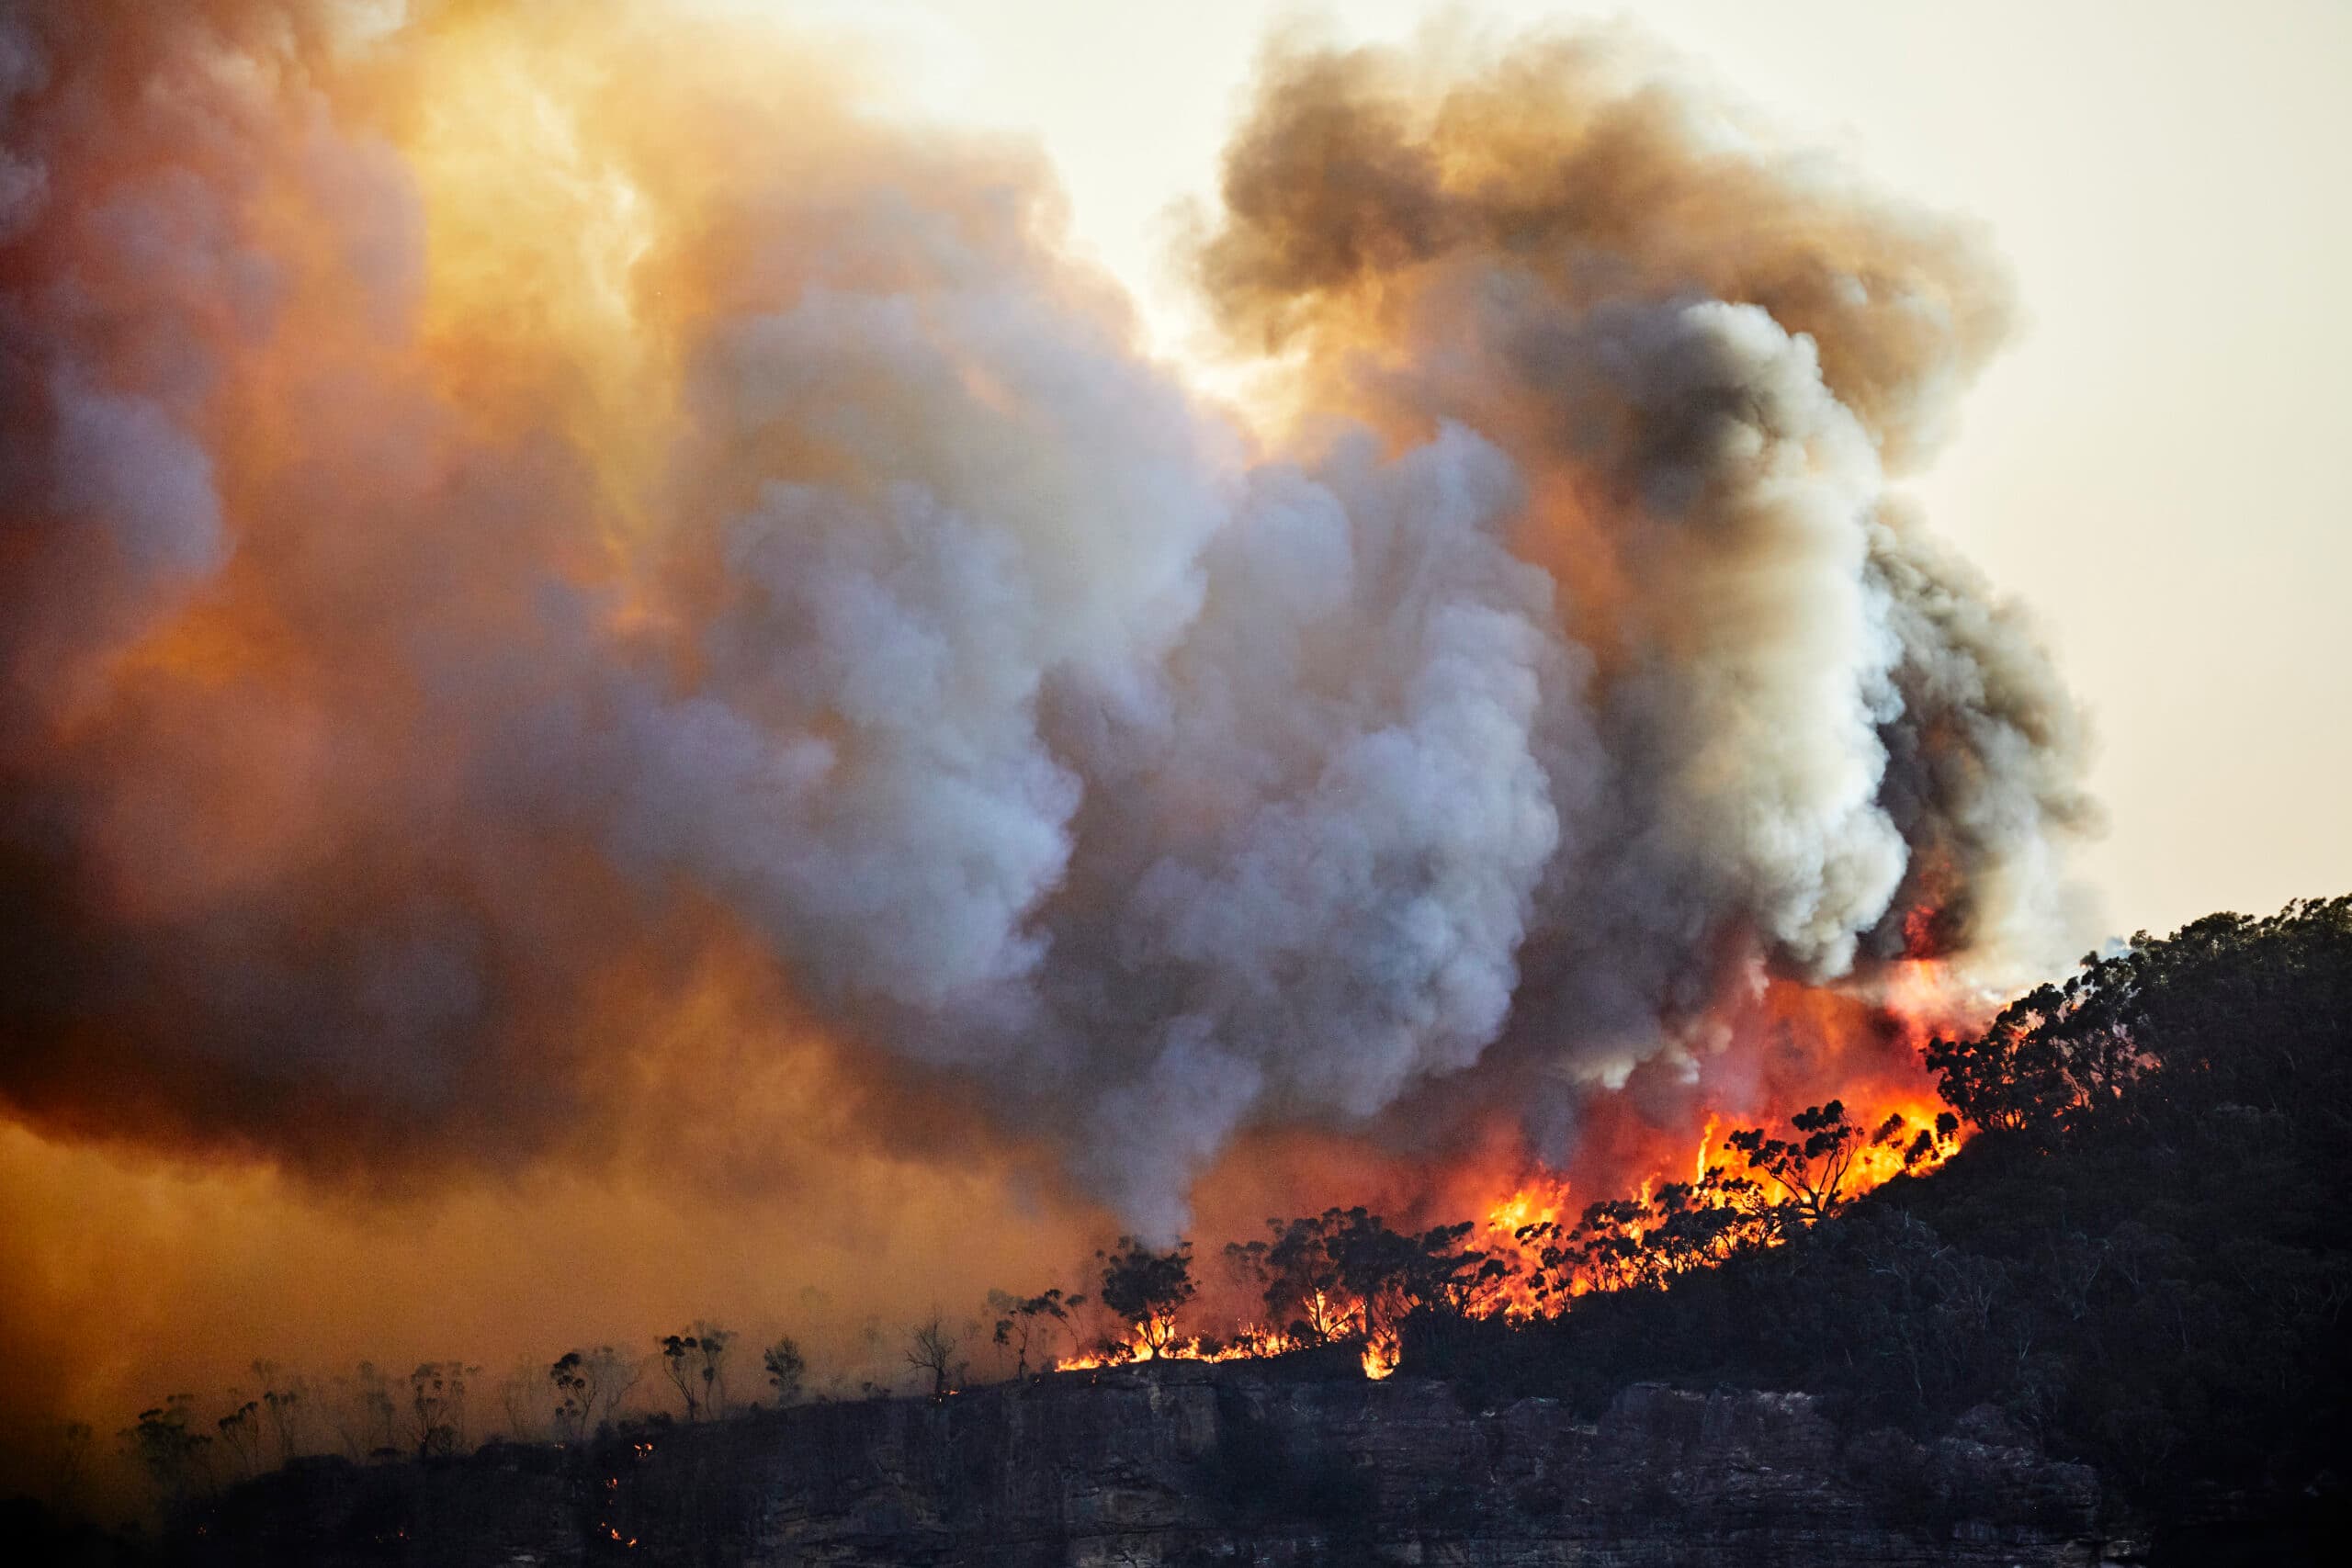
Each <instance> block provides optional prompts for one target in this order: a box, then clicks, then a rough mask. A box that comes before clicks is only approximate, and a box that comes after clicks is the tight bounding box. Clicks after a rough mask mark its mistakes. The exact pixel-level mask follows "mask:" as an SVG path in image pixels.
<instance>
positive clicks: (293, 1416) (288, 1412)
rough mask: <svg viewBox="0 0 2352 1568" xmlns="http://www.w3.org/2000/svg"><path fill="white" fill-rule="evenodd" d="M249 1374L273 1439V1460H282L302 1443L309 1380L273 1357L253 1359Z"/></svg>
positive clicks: (308, 1403)
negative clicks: (274, 1445) (251, 1373)
mask: <svg viewBox="0 0 2352 1568" xmlns="http://www.w3.org/2000/svg"><path fill="white" fill-rule="evenodd" d="M253 1374H254V1382H255V1383H257V1384H258V1385H259V1387H260V1390H261V1393H260V1394H259V1395H258V1398H259V1401H260V1404H261V1412H262V1417H263V1419H264V1421H265V1422H266V1424H267V1426H268V1427H269V1433H270V1436H271V1438H273V1439H275V1441H276V1444H277V1462H278V1463H279V1464H284V1463H286V1461H288V1460H290V1459H292V1458H293V1457H294V1456H295V1455H296V1454H297V1453H300V1451H301V1450H302V1448H303V1446H304V1444H303V1427H304V1425H305V1423H306V1421H307V1419H308V1417H309V1416H310V1413H311V1389H310V1384H309V1383H307V1382H304V1381H303V1380H302V1378H301V1377H300V1374H298V1373H291V1372H288V1371H286V1370H285V1369H284V1368H282V1367H280V1366H279V1365H278V1364H277V1362H276V1361H255V1362H254V1364H253Z"/></svg>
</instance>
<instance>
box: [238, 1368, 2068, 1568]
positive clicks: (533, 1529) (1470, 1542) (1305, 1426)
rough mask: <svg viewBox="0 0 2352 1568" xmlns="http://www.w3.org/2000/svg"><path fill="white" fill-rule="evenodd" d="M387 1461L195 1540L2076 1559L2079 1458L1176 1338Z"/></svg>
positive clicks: (2006, 1444) (308, 1549) (1777, 1399)
mask: <svg viewBox="0 0 2352 1568" xmlns="http://www.w3.org/2000/svg"><path fill="white" fill-rule="evenodd" d="M1963 1427H1964V1428H1965V1427H1967V1424H1965V1423H1963ZM592 1457H593V1459H594V1461H596V1462H595V1463H594V1464H593V1465H585V1464H583V1461H584V1460H587V1459H589V1458H592ZM401 1468H402V1469H405V1470H407V1471H408V1472H409V1473H408V1474H407V1476H406V1477H405V1480H404V1481H403V1482H402V1483H400V1484H399V1485H397V1486H395V1485H394V1484H393V1483H391V1482H390V1481H388V1480H387V1479H386V1478H385V1476H386V1472H359V1471H352V1472H341V1473H337V1474H334V1475H332V1476H330V1475H327V1474H325V1473H323V1472H322V1473H320V1474H316V1475H314V1476H312V1477H311V1479H310V1480H309V1481H308V1482H307V1483H303V1484H304V1485H305V1486H306V1487H307V1494H306V1500H304V1501H301V1502H300V1503H299V1504H297V1503H296V1502H295V1500H294V1499H293V1498H291V1497H281V1498H279V1499H278V1500H277V1501H276V1502H274V1503H270V1502H265V1501H263V1500H260V1499H254V1500H253V1502H252V1503H249V1504H248V1506H247V1517H243V1518H242V1519H240V1518H238V1517H222V1518H220V1520H218V1521H217V1523H216V1527H215V1533H214V1534H213V1535H212V1536H211V1537H209V1540H212V1541H214V1542H217V1543H219V1544H218V1545H217V1546H216V1547H215V1548H214V1549H213V1551H214V1552H215V1553H216V1554H235V1553H238V1552H241V1551H244V1552H251V1553H253V1554H255V1555H258V1554H261V1553H264V1552H271V1551H275V1552H276V1553H277V1554H278V1555H281V1556H299V1558H300V1560H302V1561H311V1562H335V1561H358V1560H361V1559H362V1558H366V1559H368V1560H370V1561H382V1560H384V1555H385V1554H390V1556H392V1557H393V1558H394V1559H395V1560H398V1559H401V1558H406V1559H408V1560H411V1561H416V1562H464V1563H469V1564H470V1563H483V1564H491V1563H515V1564H521V1563H533V1564H552V1563H585V1562H605V1561H616V1562H617V1561H629V1562H714V1563H715V1562H727V1563H745V1564H760V1565H768V1564H774V1565H776V1568H784V1565H794V1568H798V1565H803V1564H811V1565H813V1564H820V1563H821V1564H838V1565H865V1564H873V1565H876V1568H880V1565H885V1564H888V1565H890V1568H907V1565H913V1564H936V1565H941V1568H946V1565H951V1564H952V1565H964V1564H970V1565H975V1568H978V1565H980V1564H987V1565H989V1568H1032V1565H1036V1568H1043V1565H1046V1564H1057V1565H1060V1564H1072V1565H1078V1564H1083V1565H1089V1568H1092V1565H1098V1564H1099V1565H1104V1568H1107V1565H1110V1564H1137V1565H1144V1564H1165V1565H1168V1568H1177V1565H1190V1564H1210V1563H1230V1564H1240V1563H1250V1564H1263V1565H1268V1568H1273V1565H1283V1568H1288V1565H1294V1564H1296V1565H1302V1568H1303V1565H1306V1564H1334V1565H1340V1564H1346V1565H1353V1564H1369V1563H1390V1562H1393V1563H1431V1564H1434V1563H1447V1564H1461V1565H1464V1568H1472V1565H1494V1568H1522V1565H1525V1568H1533V1565H1536V1564H1546V1565H1549V1564H1590V1565H1600V1564H1607V1565H1609V1568H1668V1565H1672V1568H1682V1565H1685V1564H1688V1565H1692V1568H1696V1565H1700V1564H1707V1565H1713V1564H1718V1563H1725V1562H1738V1563H1740V1564H1742V1565H1743V1568H1774V1565H1779V1564H1788V1565H1791V1568H1794V1565H1797V1564H1803V1565H1804V1568H1820V1565H1825V1564H1841V1563H1896V1564H1912V1563H1916V1564H1929V1563H1936V1564H1945V1563H1950V1564H1979V1563H1981V1564H1986V1565H1988V1568H1992V1565H1998V1568H2007V1565H2010V1564H2019V1565H2041V1564H2052V1565H2055V1564H2089V1563H2094V1562H2098V1559H2099V1552H2098V1546H2097V1543H2096V1540H2095V1537H2094V1529H2095V1515H2096V1513H2097V1508H2098V1488H2097V1485H2096V1483H2095V1481H2094V1479H2093V1477H2092V1474H2091V1472H2089V1471H2088V1470H2086V1469H2085V1468H2083V1467H2081V1466H2077V1465H2069V1464H2062V1463H2056V1462H2053V1461H2049V1460H2047V1459H2044V1458H2042V1457H2041V1456H2040V1455H2038V1454H2036V1453H2034V1452H2032V1451H2031V1450H2029V1449H2027V1448H2025V1447H2022V1446H2020V1445H2018V1443H2017V1441H2016V1440H2015V1439H2014V1438H2011V1437H2009V1436H2008V1435H2007V1434H2004V1433H2002V1432H2001V1431H1999V1430H1998V1429H1997V1424H1995V1423H1989V1422H1988V1423H1982V1424H1979V1425H1978V1426H1976V1427H1973V1428H1969V1429H1964V1430H1962V1432H1958V1433H1955V1434H1953V1435H1951V1436H1949V1437H1946V1438H1941V1439H1939V1440H1938V1441H1936V1442H1934V1443H1931V1444H1927V1445H1921V1444H1918V1443H1916V1442H1913V1441H1912V1440H1911V1439H1909V1438H1905V1437H1904V1436H1902V1435H1901V1434H1899V1433H1894V1432H1879V1433H1872V1434H1868V1435H1865V1436H1861V1437H1856V1438H1847V1437H1841V1436H1840V1435H1839V1434H1838V1432H1837V1431H1836V1430H1834V1429H1833V1428H1832V1427H1831V1426H1830V1424H1829V1423H1828V1422H1827V1421H1826V1420H1825V1419H1824V1418H1823V1416H1822V1415H1821V1413H1820V1411H1819V1410H1818V1409H1817V1408H1816V1405H1815V1402H1814V1401H1813V1400H1812V1399H1810V1398H1808V1397H1806V1396H1804V1395H1797V1394H1766V1393H1713V1394H1701V1393H1680V1392H1676V1391H1672V1390H1668V1389H1664V1388H1657V1387H1649V1386H1643V1387H1636V1388H1633V1389H1630V1390H1627V1391H1626V1392H1625V1393H1623V1394H1622V1395H1621V1396H1619V1398H1618V1399H1617V1400H1616V1401H1615V1403H1614V1404H1613V1405H1612V1406H1611V1409H1610V1410H1609V1411H1608V1413H1607V1414H1606V1416H1603V1417H1602V1418H1601V1419H1600V1421H1599V1422H1597V1423H1588V1422H1580V1421H1577V1420H1576V1419H1574V1418H1573V1417H1572V1416H1571V1415H1570V1414H1569V1412H1567V1411H1566V1409H1564V1408H1563V1407H1562V1406H1561V1405H1559V1404H1556V1403H1554V1402H1552V1401H1547V1400H1521V1401H1519V1402H1517V1403H1515V1404H1506V1405H1504V1406H1502V1407H1500V1408H1498V1409H1491V1410H1480V1409H1467V1408H1464V1405H1463V1404H1461V1403H1460V1402H1459V1401H1458V1400H1457V1398H1456V1397H1455V1394H1454V1393H1453V1390H1452V1389H1450V1388H1449V1387H1448V1386H1447V1385H1445V1384H1443V1383H1439V1382H1429V1381H1425V1380H1417V1379H1413V1378H1410V1377H1397V1378H1393V1379H1390V1380H1388V1381H1387V1382H1376V1383H1375V1382H1363V1381H1361V1380H1356V1381H1303V1380H1302V1381H1291V1380H1288V1379H1284V1378H1281V1377H1278V1376H1274V1375H1271V1374H1270V1373H1269V1372H1268V1371H1266V1370H1265V1369H1263V1368H1259V1367H1251V1366H1248V1365H1227V1366H1222V1367H1207V1366H1201V1365H1197V1364H1185V1363H1175V1364H1170V1365H1166V1366H1160V1367H1150V1368H1142V1369H1126V1370H1120V1371H1105V1372H1102V1373H1099V1374H1095V1375H1093V1376H1091V1377H1082V1376H1077V1375H1066V1376H1063V1377H1057V1378H1053V1379H1048V1380H1046V1381H1044V1382H1036V1383H1031V1384H1026V1385H1017V1386H1004V1387H995V1388H984V1389H979V1390H975V1391H973V1392H971V1393H965V1394H961V1395H958V1396H956V1397H955V1398H952V1399H950V1400H948V1401H946V1402H945V1403H944V1404H929V1403H926V1402H921V1401H912V1400H894V1401H876V1402H869V1403H863V1404H830V1405H819V1406H813V1407H809V1408H805V1409H799V1410H795V1411H791V1412H788V1413H786V1414H784V1415H782V1416H768V1417H762V1418H755V1419H752V1420H745V1421H739V1422H731V1423H728V1424H725V1425H723V1426H714V1427H697V1428H687V1429H672V1430H669V1431H666V1432H662V1433H658V1434H653V1435H650V1436H643V1435H641V1436H640V1437H639V1438H638V1439H637V1440H635V1441H620V1442H616V1443H612V1444H608V1445H605V1446H603V1447H601V1448H599V1449H598V1450H596V1452H595V1453H594V1455H593V1456H588V1455H582V1454H571V1455H555V1454H553V1453H551V1452H549V1451H548V1450H509V1451H508V1452H506V1453H505V1454H504V1455H503V1456H497V1455H493V1456H489V1457H485V1458H483V1459H480V1460H477V1461H469V1463H467V1464H463V1465H458V1466H452V1467H449V1469H447V1471H445V1472H440V1473H439V1474H437V1475H435V1474H430V1473H427V1472H420V1471H416V1470H415V1469H414V1468H413V1467H401ZM388 1487H391V1490H390V1491H389V1492H388V1491H387V1488H388ZM403 1488H404V1489H403ZM297 1537H299V1538H300V1540H297V1539H296V1538H297Z"/></svg>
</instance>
